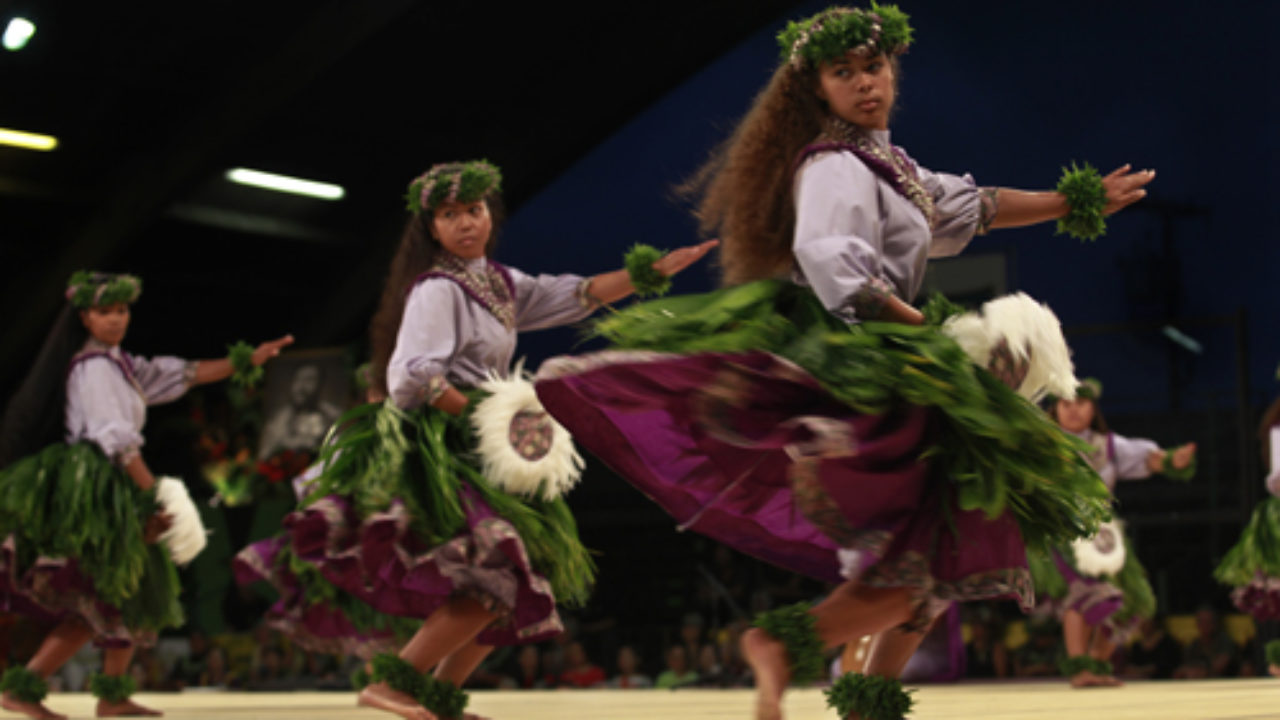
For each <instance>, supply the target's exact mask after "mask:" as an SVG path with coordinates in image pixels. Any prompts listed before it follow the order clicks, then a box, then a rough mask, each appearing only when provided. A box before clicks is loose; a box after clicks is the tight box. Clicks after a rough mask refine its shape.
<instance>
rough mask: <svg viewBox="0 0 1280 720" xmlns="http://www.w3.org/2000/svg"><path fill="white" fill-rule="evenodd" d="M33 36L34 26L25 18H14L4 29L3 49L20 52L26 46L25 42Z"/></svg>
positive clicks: (34, 32)
mask: <svg viewBox="0 0 1280 720" xmlns="http://www.w3.org/2000/svg"><path fill="white" fill-rule="evenodd" d="M35 34H36V26H35V24H33V23H32V22H31V21H30V20H28V19H26V18H20V17H16V18H14V19H12V20H10V21H9V25H8V26H7V27H5V29H4V40H3V42H4V49H5V50H13V51H17V50H21V49H22V48H24V47H26V46H27V41H28V40H30V39H31V36H32V35H35Z"/></svg>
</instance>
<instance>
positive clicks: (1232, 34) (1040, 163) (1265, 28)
mask: <svg viewBox="0 0 1280 720" xmlns="http://www.w3.org/2000/svg"><path fill="white" fill-rule="evenodd" d="M822 7H823V5H821V4H806V5H802V6H799V7H798V8H797V10H796V11H795V12H794V13H791V14H789V17H802V16H804V15H807V14H809V13H811V12H814V11H816V10H818V9H821V8H822ZM902 7H903V9H904V10H906V11H907V12H909V13H910V14H911V16H912V21H913V24H914V25H915V27H916V37H917V42H916V45H915V46H914V47H913V48H912V49H911V51H910V52H909V53H908V54H907V55H906V56H905V57H904V58H903V62H902V67H903V80H902V89H901V93H900V96H899V110H898V114H897V115H896V117H895V119H894V122H893V131H894V139H895V142H897V143H898V144H900V145H902V146H904V147H905V148H907V149H908V151H909V152H911V154H912V155H913V156H914V157H915V158H916V159H917V160H919V161H920V162H921V163H922V164H923V165H925V166H927V167H930V168H932V169H935V170H947V171H953V172H972V173H973V174H974V175H975V177H976V178H977V179H978V181H979V182H980V183H983V184H999V185H1006V186H1012V187H1022V188H1031V189H1036V188H1046V187H1049V186H1051V185H1052V184H1053V183H1054V181H1055V180H1056V177H1057V174H1058V172H1059V167H1060V166H1061V165H1062V164H1064V163H1066V162H1069V161H1071V160H1082V161H1084V160H1087V161H1089V162H1091V163H1093V164H1095V165H1096V166H1098V167H1099V168H1101V169H1103V170H1104V171H1106V170H1109V169H1111V168H1113V167H1115V166H1117V165H1119V164H1121V163H1124V162H1131V163H1133V164H1134V165H1135V167H1153V168H1156V169H1157V171H1158V177H1157V179H1156V181H1155V182H1154V183H1153V185H1152V186H1151V193H1152V195H1151V198H1150V199H1151V202H1149V203H1147V204H1146V207H1142V208H1131V209H1130V210H1128V211H1126V212H1124V213H1122V214H1121V215H1119V216H1117V217H1116V218H1114V219H1113V222H1112V224H1111V232H1110V233H1109V234H1108V235H1107V237H1105V238H1103V239H1102V240H1100V241H1099V242H1098V243H1097V244H1082V243H1080V242H1078V241H1075V240H1071V239H1068V238H1066V237H1055V236H1054V234H1053V228H1052V226H1051V225H1044V226H1040V227H1036V228H1031V229H1024V230H1017V231H1002V232H998V233H995V234H993V235H992V236H989V237H987V238H980V239H978V240H975V242H974V244H973V246H972V249H973V250H975V251H996V252H1005V253H1007V254H1009V257H1010V261H1011V262H1010V263H1009V267H1010V278H1009V280H1010V287H1011V288H1014V289H1021V290H1025V291H1027V292H1029V293H1031V294H1032V295H1034V296H1036V297H1037V298H1039V299H1041V300H1043V301H1045V302H1048V303H1049V304H1050V305H1051V306H1052V307H1053V308H1054V309H1055V310H1056V311H1057V312H1058V314H1059V316H1060V318H1061V319H1062V321H1063V323H1064V324H1065V325H1067V326H1081V325H1095V324H1111V323H1125V322H1131V321H1132V322H1153V321H1159V320H1164V319H1166V318H1167V317H1173V318H1174V319H1175V320H1177V321H1178V325H1179V327H1181V328H1183V329H1184V330H1185V331H1186V332H1187V333H1188V334H1190V335H1192V336H1193V337H1195V338H1196V339H1198V340H1200V341H1201V342H1203V343H1204V344H1205V352H1204V354H1203V355H1202V356H1199V357H1193V356H1192V355H1190V354H1189V353H1186V352H1184V351H1181V350H1177V349H1176V348H1174V346H1172V344H1171V343H1170V342H1169V341H1168V340H1166V339H1165V338H1164V337H1163V336H1161V335H1160V334H1159V333H1158V332H1157V331H1155V330H1149V331H1144V332H1137V333H1119V334H1115V333H1111V334H1102V335H1080V336H1075V335H1073V336H1072V344H1073V346H1074V347H1075V350H1076V357H1077V367H1078V369H1079V371H1080V372H1081V374H1091V375H1098V376H1100V377H1102V378H1103V379H1104V380H1105V381H1106V383H1107V385H1108V388H1109V391H1108V395H1109V398H1110V399H1109V401H1108V402H1109V405H1110V406H1111V408H1112V409H1115V408H1116V406H1117V405H1119V406H1121V407H1122V408H1128V409H1132V410H1158V409H1161V408H1164V407H1167V406H1169V405H1170V404H1171V403H1173V402H1175V401H1176V400H1175V397H1174V395H1175V393H1171V392H1170V386H1171V384H1173V385H1176V386H1177V387H1178V388H1179V390H1178V393H1179V394H1180V400H1181V401H1182V402H1183V403H1184V405H1186V406H1191V407H1196V406H1203V405H1206V404H1215V405H1219V406H1221V405H1222V404H1223V403H1224V402H1231V401H1232V400H1233V398H1232V393H1233V390H1234V388H1235V383H1236V375H1235V374H1234V362H1235V359H1234V358H1235V352H1236V348H1235V339H1234V334H1233V331H1232V329H1231V328H1230V327H1229V326H1227V325H1217V326H1213V325H1208V326H1199V325H1195V324H1194V323H1193V322H1192V321H1190V320H1189V318H1191V317H1192V316H1196V317H1199V316H1229V315H1231V314H1233V313H1236V312H1237V311H1238V310H1240V309H1241V308H1246V309H1247V317H1248V323H1247V328H1248V334H1249V350H1250V356H1249V365H1248V367H1249V375H1250V378H1249V379H1250V382H1251V384H1252V388H1253V391H1252V400H1253V401H1254V402H1261V401H1262V400H1263V399H1264V398H1266V397H1268V396H1270V395H1272V394H1274V392H1275V389H1276V387H1277V386H1276V384H1275V381H1274V379H1273V376H1274V372H1275V369H1276V363H1277V361H1280V337H1278V335H1280V333H1277V332H1276V318H1277V317H1280V312H1278V311H1280V300H1278V299H1277V293H1276V292H1275V284H1276V280H1277V269H1280V247H1278V246H1277V238H1276V237H1274V233H1273V229H1274V228H1276V227H1277V222H1276V221H1277V210H1276V203H1275V200H1274V190H1275V188H1276V187H1277V184H1276V172H1277V171H1276V159H1277V158H1276V130H1275V128H1276V119H1277V102H1276V98H1277V90H1276V87H1275V85H1276V82H1277V81H1278V80H1280V72H1278V70H1280V61H1278V59H1277V58H1280V54H1277V51H1276V50H1274V49H1272V48H1271V47H1269V46H1268V44H1267V40H1268V39H1269V37H1270V35H1271V34H1272V32H1273V28H1275V27H1276V26H1277V23H1278V21H1280V3H1274V2H1260V1H1255V2H1246V1H1240V0H1236V1H1234V2H1218V3H1213V4H1209V3H1192V2H1163V3H1157V2H1147V1H1142V2H1132V1H1129V0H1125V1H1124V2H1073V3H1061V4H1049V3H1042V2H1034V3H1033V2H987V3H967V2H954V0H953V1H951V2H942V1H938V0H930V1H927V2H914V3H909V4H907V3H904V4H903V5H902ZM786 19H788V18H779V19H778V21H777V22H776V23H775V24H773V25H772V26H770V27H767V28H761V30H760V32H759V33H758V34H757V35H756V36H754V37H752V38H750V39H749V40H748V41H746V42H744V43H743V44H742V45H741V46H739V47H738V48H736V49H735V50H734V51H733V52H731V53H729V54H727V55H725V56H724V57H722V58H720V59H719V60H718V61H717V62H715V63H714V64H712V65H711V66H709V67H707V68H705V69H703V71H701V72H700V73H698V74H697V75H695V76H694V77H692V78H691V79H690V80H689V81H688V82H686V83H685V84H684V85H683V86H682V87H680V88H678V89H677V90H676V91H674V92H672V93H671V94H670V95H669V96H667V97H666V98H664V99H663V100H662V101H661V102H659V103H657V104H656V105H654V106H653V107H651V108H650V109H649V110H648V111H646V112H645V113H643V114H642V115H640V116H638V117H637V118H635V119H634V120H633V121H632V122H631V123H630V124H629V125H627V126H626V127H624V128H623V129H622V130H621V131H620V132H618V133H617V134H616V135H615V136H614V137H612V138H611V139H610V140H609V141H607V142H605V143H603V144H602V145H600V146H599V147H598V148H596V150H595V151H593V152H592V153H591V154H589V155H588V156H587V157H585V158H584V159H582V160H581V161H580V162H578V163H577V164H576V165H575V166H574V167H573V168H572V169H571V170H570V171H569V172H567V173H565V174H564V175H563V176H562V177H560V178H559V179H558V180H557V181H556V182H555V183H554V184H552V185H551V186H549V187H548V188H547V189H546V190H544V191H543V192H542V193H541V194H540V195H538V196H537V197H536V198H534V199H533V200H532V201H531V202H529V203H527V204H526V205H524V206H523V207H522V208H521V209H520V210H519V212H518V213H516V214H515V215H514V216H513V217H512V219H511V221H510V223H509V224H508V227H507V231H506V234H505V238H504V246H503V248H502V253H501V257H502V258H503V259H505V260H506V261H508V262H510V263H511V264H513V265H516V266H518V267H522V268H525V269H528V270H547V271H557V270H559V271H563V270H572V271H575V272H594V271H598V270H602V269H605V268H610V267H616V266H617V264H618V262H619V258H620V257H621V255H622V253H623V251H624V250H625V248H626V247H628V246H629V245H630V244H631V243H633V242H636V241H646V242H650V243H653V244H655V245H658V246H661V247H675V246H678V245H681V244H685V243H688V242H691V241H693V240H694V239H695V235H694V228H693V223H692V220H691V219H690V218H689V216H688V214H687V212H686V211H685V210H684V209H683V208H682V207H680V206H679V205H678V204H677V203H675V202H674V201H673V200H672V199H671V197H670V187H671V185H672V184H673V183H675V182H677V181H679V180H680V179H681V178H683V177H685V176H686V175H687V174H688V173H690V172H691V171H692V170H693V169H694V168H695V167H696V166H697V165H698V164H699V163H700V162H701V161H702V160H703V159H704V158H705V157H706V155H707V153H708V152H709V150H710V148H711V147H712V146H713V144H714V143H715V142H717V141H718V140H719V139H721V138H722V137H723V136H724V134H725V133H727V131H728V130H729V128H731V127H732V124H733V122H734V119H735V118H736V117H737V116H738V115H740V114H741V113H742V112H743V111H744V110H745V108H746V106H747V104H748V103H749V101H750V99H751V97H752V96H753V95H754V93H755V92H756V91H757V90H758V89H759V88H760V87H761V86H762V85H763V84H764V82H765V81H766V80H767V78H768V76H769V74H770V73H771V72H772V69H773V67H774V66H775V63H776V57H777V51H776V46H775V43H774V40H773V37H774V35H775V34H776V32H777V31H778V29H779V28H780V27H781V25H782V24H783V23H784V22H785V20H786ZM672 27H673V30H672V34H671V36H670V37H666V38H654V45H653V52H655V53H656V52H662V47H663V46H664V45H665V44H667V43H676V42H697V38H687V37H682V36H680V34H679V23H678V18H673V22H672ZM610 61H611V62H641V63H642V62H644V58H643V57H634V58H612V59H610ZM583 92H587V93H589V92H590V88H583ZM549 111H551V112H554V110H549ZM533 141H536V139H533ZM1158 206H1159V207H1169V208H1172V209H1175V210H1177V213H1176V214H1173V215H1169V214H1162V213H1161V212H1157V209H1158ZM1166 245H1167V246H1168V249H1169V250H1170V252H1166ZM713 282H714V280H713V277H712V272H711V271H710V270H709V269H708V270H706V271H704V272H697V273H690V274H689V275H688V276H687V277H682V278H681V281H680V282H679V283H678V284H677V291H681V292H687V291H696V290H700V289H704V288H707V287H710V286H711V284H712V283H713ZM567 339H569V336H568V335H565V334H563V333H562V334H558V335H557V334H544V335H543V336H542V337H539V336H530V337H527V338H526V339H525V340H524V341H523V342H524V346H523V348H524V352H526V353H528V354H529V355H530V356H531V358H532V359H534V360H538V359H540V358H541V357H543V356H544V355H546V354H548V353H550V352H556V351H560V352H562V351H564V349H565V347H566V345H565V342H566V340H567ZM1171 373H1176V375H1174V377H1175V378H1176V381H1175V382H1173V383H1171V380H1170V378H1171Z"/></svg>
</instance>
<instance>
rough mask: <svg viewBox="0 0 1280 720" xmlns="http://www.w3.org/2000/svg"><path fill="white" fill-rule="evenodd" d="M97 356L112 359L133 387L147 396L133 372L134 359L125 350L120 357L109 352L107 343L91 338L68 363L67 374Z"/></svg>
mask: <svg viewBox="0 0 1280 720" xmlns="http://www.w3.org/2000/svg"><path fill="white" fill-rule="evenodd" d="M96 357H104V358H106V359H108V360H110V361H111V364H113V365H115V366H116V367H117V368H119V369H120V373H121V374H122V375H124V379H125V380H127V381H128V382H129V384H130V385H132V386H133V389H134V390H136V391H137V392H138V394H139V395H141V396H143V397H146V394H145V393H144V392H142V385H141V383H139V382H138V378H137V377H136V376H135V375H134V373H133V361H132V360H130V359H129V356H128V355H126V354H125V353H124V351H120V357H116V356H115V355H112V354H111V353H110V352H109V350H108V348H107V346H106V345H103V344H101V343H99V342H97V341H96V340H90V341H89V342H87V343H85V346H84V349H82V350H81V351H80V352H78V353H76V354H75V355H73V356H72V357H71V362H69V363H67V375H70V374H71V371H72V370H73V369H75V366H76V365H79V364H80V363H82V362H84V361H85V360H89V359H92V358H96Z"/></svg>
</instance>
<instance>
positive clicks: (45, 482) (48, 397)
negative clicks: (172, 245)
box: [0, 272, 293, 720]
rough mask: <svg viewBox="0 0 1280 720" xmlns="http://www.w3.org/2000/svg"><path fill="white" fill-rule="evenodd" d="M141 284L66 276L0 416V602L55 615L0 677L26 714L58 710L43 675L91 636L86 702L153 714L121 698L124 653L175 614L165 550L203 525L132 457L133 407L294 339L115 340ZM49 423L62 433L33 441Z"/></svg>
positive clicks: (193, 543)
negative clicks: (23, 660) (196, 343)
mask: <svg viewBox="0 0 1280 720" xmlns="http://www.w3.org/2000/svg"><path fill="white" fill-rule="evenodd" d="M141 287H142V286H141V283H140V281H139V280H138V279H137V278H135V277H133V276H130V275H107V274H103V273H91V272H78V273H76V274H75V275H73V276H72V277H71V281H70V283H69V285H68V286H67V301H68V302H67V305H66V307H65V308H64V309H63V311H62V314H61V315H60V316H59V317H58V320H57V322H56V324H55V326H54V328H53V330H52V331H51V332H50V334H49V337H48V339H47V340H46V341H45V344H44V347H43V348H42V349H41V351H40V355H39V357H38V358H37V359H36V364H35V367H33V368H32V370H31V372H30V373H29V374H28V376H27V378H26V380H25V381H24V382H23V385H22V387H21V388H20V389H19V391H18V394H17V395H16V396H15V397H14V399H13V400H12V402H11V403H10V405H9V408H8V410H7V411H6V413H5V417H4V425H3V429H0V468H3V469H2V470H0V538H3V545H2V546H0V602H3V603H4V605H5V607H6V609H12V610H13V611H15V612H19V613H22V614H26V615H32V616H38V617H41V618H44V619H47V620H51V621H54V622H57V623H58V625H57V627H55V629H54V630H53V631H52V632H51V633H50V634H49V636H48V637H47V638H45V640H44V642H43V644H41V646H40V648H39V649H38V650H37V651H36V654H35V655H34V656H33V657H32V658H31V660H30V661H29V662H28V663H27V664H26V666H25V667H13V668H10V669H9V670H8V671H6V672H5V674H4V676H3V678H2V679H0V689H3V691H4V696H3V700H0V705H2V706H3V707H4V708H5V709H7V710H12V711H14V712H19V713H23V714H25V715H28V716H30V717H33V718H42V719H45V720H48V719H52V718H62V717H65V716H63V715H60V714H58V713H55V712H53V711H52V710H50V709H49V708H48V707H46V706H45V705H44V697H45V694H46V692H47V688H46V683H45V680H46V679H47V678H48V677H49V676H50V675H51V674H53V673H54V672H55V671H56V670H57V669H58V668H60V667H61V666H62V664H63V663H65V662H66V661H67V660H68V659H69V658H70V657H71V656H72V655H74V654H75V653H76V651H77V650H79V649H80V648H81V646H83V645H84V644H85V643H86V642H89V641H90V640H92V641H94V642H95V643H96V644H97V645H99V646H101V647H102V648H103V672H102V673H101V674H99V675H96V676H95V677H94V678H93V681H92V683H91V687H92V690H93V693H94V694H95V695H97V696H98V698H99V700H98V706H97V714H98V715H99V716H114V715H159V714H160V713H159V712H157V711H155V710H152V709H150V708H146V707H143V706H142V705H139V704H137V703H135V702H133V700H131V699H130V696H131V695H132V694H133V691H134V684H133V680H132V678H131V677H130V676H129V674H128V668H129V662H130V660H131V658H132V657H133V652H134V649H135V648H137V646H138V645H149V644H151V643H154V642H155V638H156V633H157V632H158V631H159V630H161V629H163V628H166V627H175V626H178V625H181V624H182V622H183V618H182V607H181V605H179V603H178V591H179V587H178V576H177V573H176V571H175V569H174V561H177V562H180V563H184V562H188V561H190V560H191V559H192V558H194V557H195V555H196V554H197V553H199V552H200V550H201V549H202V548H203V547H204V543H205V535H204V527H203V526H202V525H201V523H200V517H199V515H198V514H197V512H196V509H195V506H194V505H193V504H192V503H191V498H190V496H189V495H187V491H186V488H185V486H184V485H183V484H182V482H181V481H180V480H176V479H173V478H159V479H158V480H157V478H156V477H155V476H153V475H152V473H151V470H150V469H149V468H148V467H147V463H146V462H145V461H144V460H143V458H142V454H141V450H142V444H143V438H142V434H141V431H142V426H143V424H144V422H145V421H146V414H147V413H146V408H147V406H148V405H155V404H159V403H165V402H170V401H172V400H176V399H177V398H179V397H181V396H182V394H183V393H185V392H186V391H187V390H188V389H189V388H190V387H191V386H193V385H198V384H201V383H208V382H214V381H217V380H222V379H225V378H227V377H230V376H231V375H232V374H233V372H237V373H239V375H240V376H241V377H247V376H249V375H251V374H252V373H253V371H255V370H257V366H259V365H261V364H262V363H264V362H266V361H267V360H268V359H270V358H271V357H274V356H275V355H277V354H278V353H279V352H280V348H281V347H283V346H285V345H288V344H289V343H291V342H293V339H292V338H290V337H284V338H281V339H279V340H275V341H273V342H269V343H263V344H262V345H259V346H258V347H257V349H253V348H250V347H249V346H247V345H244V344H243V343H240V344H238V345H237V346H236V348H233V350H232V356H231V358H228V359H224V360H200V361H186V360H182V359H180V358H176V357H155V358H151V359H147V358H142V357H138V356H136V355H131V354H129V353H126V352H124V351H123V350H122V349H121V348H120V342H121V341H122V340H123V339H124V336H125V331H126V330H128V327H129V320H130V309H129V305H130V304H131V303H133V301H135V300H137V298H138V295H139V294H140V292H141ZM258 372H260V371H258ZM60 420H61V421H62V422H59V421H60ZM60 427H61V428H62V429H63V430H64V432H65V436H64V437H65V442H54V443H53V444H50V445H47V446H45V447H44V449H42V450H38V451H37V448H39V447H41V446H42V445H45V443H47V442H48V441H49V440H53V439H54V437H56V435H58V434H59V428H60Z"/></svg>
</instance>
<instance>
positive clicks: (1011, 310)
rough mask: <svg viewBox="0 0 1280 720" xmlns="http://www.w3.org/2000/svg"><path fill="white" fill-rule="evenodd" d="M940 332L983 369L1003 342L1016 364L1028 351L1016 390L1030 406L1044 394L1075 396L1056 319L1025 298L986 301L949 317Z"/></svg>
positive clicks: (1073, 379)
mask: <svg viewBox="0 0 1280 720" xmlns="http://www.w3.org/2000/svg"><path fill="white" fill-rule="evenodd" d="M942 331H943V332H945V333H946V334H948V335H950V336H951V337H952V338H954V339H955V341H956V342H957V343H959V344H960V347H961V348H963V349H964V351H965V353H966V354H967V355H968V356H969V357H970V358H971V359H972V360H973V361H974V362H975V363H977V364H978V365H980V366H982V367H987V364H988V363H989V362H990V360H991V351H992V349H993V348H994V347H995V346H996V345H997V344H998V343H999V342H1000V340H1002V339H1003V340H1006V341H1007V342H1008V346H1009V351H1010V353H1012V354H1013V357H1014V359H1015V360H1017V361H1019V362H1021V361H1022V360H1025V359H1026V358H1027V354H1028V352H1029V353H1030V355H1031V364H1030V368H1029V369H1028V371H1027V377H1026V379H1024V380H1023V381H1022V385H1021V386H1019V387H1018V388H1017V391H1018V394H1020V395H1022V396H1023V397H1025V398H1027V399H1028V400H1031V401H1032V402H1035V401H1038V400H1040V399H1041V398H1042V397H1044V396H1045V394H1047V393H1053V394H1054V395H1058V396H1060V397H1074V396H1075V392H1076V387H1077V386H1078V385H1079V382H1078V381H1077V380H1076V377H1075V367H1074V366H1073V365H1072V363H1071V350H1070V349H1069V348H1067V341H1066V339H1065V338H1063V337H1062V326H1061V325H1060V324H1059V323H1058V317H1057V316H1056V315H1054V314H1053V311H1052V310H1050V309H1049V307H1048V306H1047V305H1042V304H1040V303H1038V302H1036V301H1035V300H1032V299H1031V298H1030V297H1029V296H1028V295H1026V294H1025V293H1014V294H1012V295H1005V296H1003V297H999V298H996V299H995V300H991V301H988V302H986V303H985V304H983V306H982V311H981V312H980V313H979V312H967V313H963V314H961V315H957V316H955V317H952V318H951V319H949V320H947V322H946V323H945V324H944V325H943V326H942Z"/></svg>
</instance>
